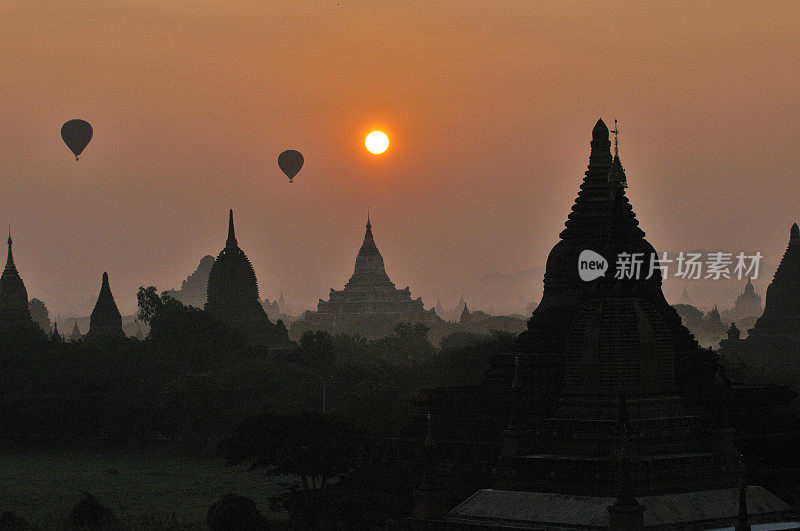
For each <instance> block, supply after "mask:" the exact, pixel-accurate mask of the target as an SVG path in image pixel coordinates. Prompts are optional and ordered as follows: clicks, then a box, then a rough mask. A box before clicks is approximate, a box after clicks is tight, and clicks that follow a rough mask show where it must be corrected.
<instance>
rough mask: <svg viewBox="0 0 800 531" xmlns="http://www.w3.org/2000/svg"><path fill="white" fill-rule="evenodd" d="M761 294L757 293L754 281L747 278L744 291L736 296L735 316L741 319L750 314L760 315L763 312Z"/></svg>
mask: <svg viewBox="0 0 800 531" xmlns="http://www.w3.org/2000/svg"><path fill="white" fill-rule="evenodd" d="M761 311H762V308H761V296H760V295H758V294H757V293H756V290H755V288H754V287H753V283H752V282H750V279H749V278H748V279H747V284H745V286H744V292H742V294H741V295H739V296H738V297H737V298H736V302H735V303H734V305H733V315H734V318H737V319H741V318H742V317H746V316H749V315H752V316H758V315H760V314H761Z"/></svg>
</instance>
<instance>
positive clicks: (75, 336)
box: [69, 319, 81, 343]
mask: <svg viewBox="0 0 800 531" xmlns="http://www.w3.org/2000/svg"><path fill="white" fill-rule="evenodd" d="M80 338H81V329H80V328H78V320H77V319H76V320H75V325H74V326H73V327H72V333H71V334H70V335H69V340H70V341H72V342H73V343H74V342H75V341H78V340H79V339H80Z"/></svg>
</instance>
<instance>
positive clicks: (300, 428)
mask: <svg viewBox="0 0 800 531" xmlns="http://www.w3.org/2000/svg"><path fill="white" fill-rule="evenodd" d="M358 451H359V444H358V442H357V439H356V437H354V435H353V433H352V430H348V429H347V428H346V427H345V426H343V425H339V424H336V423H333V422H331V421H330V420H329V419H328V418H327V417H325V416H324V415H321V414H319V413H316V412H306V413H300V414H296V415H280V414H276V413H264V414H262V415H258V416H255V417H251V418H249V419H247V420H246V421H244V422H243V423H242V424H241V425H240V427H239V433H238V434H237V437H236V438H234V439H229V440H228V441H225V442H224V443H223V453H224V454H225V456H226V457H227V458H228V460H229V464H231V465H233V464H239V463H244V462H249V463H250V470H258V469H260V470H266V471H267V472H268V473H269V474H275V475H279V474H289V475H295V476H297V477H298V478H299V479H300V482H301V484H302V485H303V490H304V491H305V493H306V495H307V496H308V495H310V493H311V491H313V490H317V489H323V488H325V486H326V485H327V484H328V480H329V479H330V478H332V477H337V476H341V475H342V474H345V473H347V472H348V471H350V470H352V468H353V466H354V465H355V460H356V457H357V456H358Z"/></svg>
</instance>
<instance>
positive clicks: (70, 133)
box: [61, 119, 92, 160]
mask: <svg viewBox="0 0 800 531" xmlns="http://www.w3.org/2000/svg"><path fill="white" fill-rule="evenodd" d="M61 138H63V139H64V143H65V144H66V145H67V147H68V148H69V149H70V150H71V151H72V152H73V153H75V160H78V155H80V154H81V153H82V152H83V150H84V149H86V146H88V145H89V141H90V140H91V139H92V126H91V125H90V124H89V122H87V121H86V120H78V119H75V120H70V121H69V122H67V123H65V124H64V125H62V126H61Z"/></svg>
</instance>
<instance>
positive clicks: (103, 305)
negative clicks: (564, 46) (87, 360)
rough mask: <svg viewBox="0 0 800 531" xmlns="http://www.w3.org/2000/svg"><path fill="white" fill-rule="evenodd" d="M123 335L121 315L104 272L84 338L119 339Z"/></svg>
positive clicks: (106, 274)
mask: <svg viewBox="0 0 800 531" xmlns="http://www.w3.org/2000/svg"><path fill="white" fill-rule="evenodd" d="M76 325H77V323H76ZM123 337H125V333H124V332H123V331H122V315H121V314H120V313H119V309H118V308H117V303H116V302H114V295H112V293H111V286H110V285H109V283H108V273H106V272H104V273H103V280H102V282H101V284H100V294H99V295H98V296H97V303H95V305H94V309H93V310H92V315H91V317H90V318H89V332H88V333H87V334H86V339H87V340H97V339H120V338H123Z"/></svg>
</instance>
